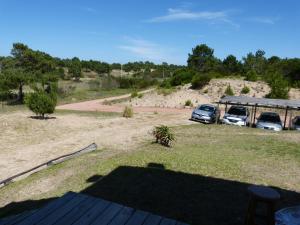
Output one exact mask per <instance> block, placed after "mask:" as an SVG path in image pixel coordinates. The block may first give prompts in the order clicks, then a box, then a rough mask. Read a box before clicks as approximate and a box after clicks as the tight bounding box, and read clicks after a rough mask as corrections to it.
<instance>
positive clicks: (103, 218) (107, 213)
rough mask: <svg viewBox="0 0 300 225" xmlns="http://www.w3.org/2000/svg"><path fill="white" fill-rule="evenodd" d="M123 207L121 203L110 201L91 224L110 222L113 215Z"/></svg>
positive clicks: (98, 224)
mask: <svg viewBox="0 0 300 225" xmlns="http://www.w3.org/2000/svg"><path fill="white" fill-rule="evenodd" d="M122 209H123V206H122V205H119V204H117V203H112V204H110V206H109V207H108V208H106V209H105V210H104V212H103V213H101V214H100V216H98V217H97V218H96V219H95V221H94V222H93V223H92V224H91V225H103V224H108V223H109V222H111V221H112V220H113V219H114V218H115V216H116V215H117V214H118V213H119V212H120V211H121V210H122Z"/></svg>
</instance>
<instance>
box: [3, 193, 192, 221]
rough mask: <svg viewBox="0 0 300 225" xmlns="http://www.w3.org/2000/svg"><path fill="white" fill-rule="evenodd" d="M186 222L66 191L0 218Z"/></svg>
mask: <svg viewBox="0 0 300 225" xmlns="http://www.w3.org/2000/svg"><path fill="white" fill-rule="evenodd" d="M35 224H38V225H51V224H55V225H71V224H72V225H100V224H101V225H104V224H109V225H121V224H124V225H125V224H126V225H187V224H185V223H181V222H178V221H175V220H172V219H168V218H163V217H161V216H157V215H153V214H151V213H149V212H144V211H141V210H135V209H133V208H130V207H126V206H123V205H120V204H117V203H114V202H109V201H106V200H103V199H100V198H94V197H90V196H87V195H83V194H76V193H73V192H69V193H67V194H66V195H64V196H63V197H61V198H58V199H56V200H54V201H52V202H50V203H49V204H48V205H46V206H45V207H43V208H41V209H39V210H36V211H32V212H26V213H23V214H20V215H17V216H14V217H11V218H7V219H3V220H0V225H35Z"/></svg>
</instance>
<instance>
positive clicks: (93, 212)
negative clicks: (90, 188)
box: [73, 199, 112, 225]
mask: <svg viewBox="0 0 300 225" xmlns="http://www.w3.org/2000/svg"><path fill="white" fill-rule="evenodd" d="M111 204H112V203H111V202H108V201H105V200H102V199H99V200H97V203H96V204H95V205H94V206H93V207H92V208H90V209H89V210H88V211H87V212H86V213H85V214H83V215H82V216H81V217H80V218H79V219H78V220H77V221H76V222H75V223H74V224H73V225H85V224H90V223H91V222H92V221H94V220H95V219H96V218H97V216H99V215H101V214H102V213H103V212H104V211H105V209H107V208H108V207H109V206H110V205H111Z"/></svg>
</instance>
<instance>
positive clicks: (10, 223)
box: [0, 211, 35, 225]
mask: <svg viewBox="0 0 300 225" xmlns="http://www.w3.org/2000/svg"><path fill="white" fill-rule="evenodd" d="M34 212H35V211H27V212H23V213H20V214H18V215H15V216H10V217H8V218H4V219H2V220H0V225H14V224H16V223H18V222H21V221H22V220H24V219H25V218H27V217H28V216H30V215H31V214H33V213H34Z"/></svg>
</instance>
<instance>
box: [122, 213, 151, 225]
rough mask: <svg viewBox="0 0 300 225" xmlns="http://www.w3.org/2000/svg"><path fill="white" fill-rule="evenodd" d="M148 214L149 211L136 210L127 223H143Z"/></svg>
mask: <svg viewBox="0 0 300 225" xmlns="http://www.w3.org/2000/svg"><path fill="white" fill-rule="evenodd" d="M148 215H149V213H148V212H144V211H141V210H136V211H135V213H134V214H133V215H132V217H131V218H130V219H129V220H128V222H127V223H126V225H142V224H143V223H144V221H145V220H146V217H147V216H148Z"/></svg>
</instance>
